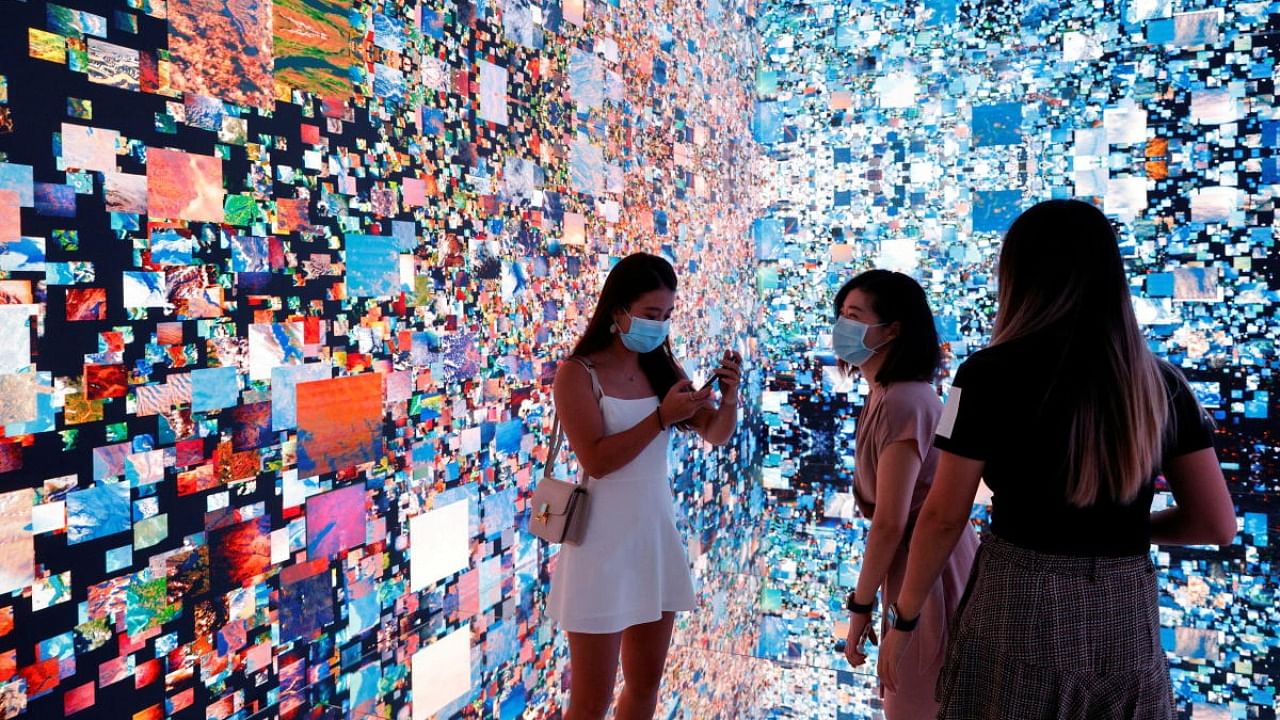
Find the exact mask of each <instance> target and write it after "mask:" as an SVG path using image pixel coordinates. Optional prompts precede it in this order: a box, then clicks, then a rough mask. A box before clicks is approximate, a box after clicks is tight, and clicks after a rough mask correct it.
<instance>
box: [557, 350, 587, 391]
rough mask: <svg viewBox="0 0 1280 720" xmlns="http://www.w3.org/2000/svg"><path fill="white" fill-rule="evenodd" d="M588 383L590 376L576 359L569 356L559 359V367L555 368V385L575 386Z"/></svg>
mask: <svg viewBox="0 0 1280 720" xmlns="http://www.w3.org/2000/svg"><path fill="white" fill-rule="evenodd" d="M588 362H589V361H588ZM590 383H591V376H590V375H589V374H588V373H587V368H586V366H584V365H583V364H582V363H581V362H579V360H578V359H575V357H573V356H571V357H566V358H565V359H563V360H561V361H560V367H559V368H557V369H556V380H555V384H556V387H577V386H581V385H589V384H590Z"/></svg>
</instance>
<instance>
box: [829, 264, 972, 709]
mask: <svg viewBox="0 0 1280 720" xmlns="http://www.w3.org/2000/svg"><path fill="white" fill-rule="evenodd" d="M835 310H836V322H835V325H834V326H833V328H832V332H831V339H832V345H833V347H834V349H835V353H836V356H837V357H839V359H840V365H841V368H842V369H843V370H845V371H846V372H849V371H850V370H851V368H854V367H856V368H857V369H858V370H859V371H860V372H861V373H862V375H863V377H864V378H865V379H866V381H867V384H868V385H870V387H871V395H870V397H869V398H868V399H867V403H866V405H865V406H864V407H863V409H862V413H861V415H860V416H859V417H858V426H857V440H856V448H855V473H854V497H855V498H856V499H857V502H858V507H859V509H860V510H861V511H862V514H863V515H865V516H866V517H867V518H868V519H870V520H871V529H870V531H869V532H868V533H867V546H866V549H865V551H864V553H863V558H862V571H861V572H860V573H859V575H858V582H857V585H856V586H855V588H854V590H853V592H851V593H849V595H848V597H847V598H846V600H845V605H846V609H848V610H849V612H850V619H849V634H848V639H847V640H846V643H845V656H846V657H847V658H848V659H849V662H850V663H852V664H853V666H854V667H857V666H859V665H861V664H862V663H863V662H865V661H866V654H865V652H866V642H867V641H868V640H870V641H871V642H872V643H873V644H874V643H875V642H876V633H875V631H874V630H873V629H872V613H873V612H874V611H875V607H876V595H877V593H878V592H879V591H880V589H881V587H883V588H884V596H885V597H884V601H885V606H886V607H888V606H889V605H890V604H891V603H893V602H894V601H895V600H896V599H897V596H898V591H899V589H900V588H901V587H902V579H903V576H904V575H905V574H906V570H907V546H908V544H909V542H910V540H911V530H912V528H913V527H914V525H915V521H916V517H917V515H918V514H919V512H920V508H921V506H923V505H924V499H925V496H926V495H927V494H928V492H929V486H930V485H932V484H933V472H934V470H935V468H936V467H937V462H938V455H937V452H936V451H935V450H934V449H933V436H934V430H935V429H936V428H937V425H938V419H939V417H940V416H941V414H942V402H941V401H940V400H939V399H938V393H937V391H936V390H935V389H934V386H933V379H934V376H935V375H936V374H937V372H938V367H939V365H940V364H941V357H942V353H941V350H940V348H939V345H938V333H937V330H936V329H935V328H934V324H933V313H932V312H931V311H930V310H929V303H928V300H927V299H926V298H925V294H924V290H923V289H921V287H920V285H919V284H918V283H916V281H915V280H912V279H911V278H910V277H907V276H906V275H903V274H902V273H896V272H889V271H887V270H871V271H868V272H865V273H862V274H861V275H858V276H857V277H855V278H853V279H852V280H850V281H849V282H848V283H846V284H845V285H844V287H842V288H840V292H838V293H836V298H835ZM977 547H978V538H977V535H976V534H975V533H974V532H973V530H972V528H970V529H969V530H968V531H967V532H966V533H964V534H963V536H962V537H961V540H960V541H959V542H958V543H956V547H955V550H953V551H952V552H951V557H950V560H949V562H948V563H947V566H946V569H945V570H944V571H943V572H942V574H941V575H940V576H939V578H938V580H937V582H935V583H934V585H933V588H932V590H931V591H930V593H929V597H928V599H927V600H926V601H925V604H924V609H923V615H924V616H927V617H928V618H929V620H928V622H924V623H920V625H921V630H920V631H919V632H916V633H914V634H913V635H912V640H911V643H910V645H909V646H908V647H907V648H906V650H905V652H904V654H903V656H902V661H901V664H900V665H899V673H900V674H899V679H898V685H897V691H896V692H892V691H886V690H885V689H884V688H882V696H883V697H884V709H885V715H886V716H887V717H888V718H889V720H908V719H915V718H931V717H934V716H935V715H936V714H937V711H938V706H937V702H936V701H935V700H934V686H935V684H936V682H937V677H938V671H939V670H940V669H941V667H942V662H943V659H944V654H945V650H946V647H947V633H946V629H947V626H948V621H949V620H950V618H951V616H952V615H953V614H954V612H955V610H956V607H957V606H958V605H959V604H960V598H961V595H962V594H963V593H964V587H965V582H966V580H967V579H968V577H969V568H970V565H971V564H972V563H973V556H974V552H975V551H976V550H977ZM891 622H892V619H890V618H885V619H883V620H882V621H881V634H883V633H884V631H885V629H886V628H887V627H888V625H889V623H891Z"/></svg>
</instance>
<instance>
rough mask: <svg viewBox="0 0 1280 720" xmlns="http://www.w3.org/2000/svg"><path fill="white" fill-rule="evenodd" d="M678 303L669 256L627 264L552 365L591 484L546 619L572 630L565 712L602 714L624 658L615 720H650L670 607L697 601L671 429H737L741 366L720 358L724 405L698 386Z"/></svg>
mask: <svg viewBox="0 0 1280 720" xmlns="http://www.w3.org/2000/svg"><path fill="white" fill-rule="evenodd" d="M675 301H676V274H675V271H674V270H673V269H672V267H671V264H670V263H668V262H667V261H666V260H664V259H662V258H661V257H658V256H656V255H649V254H646V253H636V254H634V255H629V256H627V257H625V258H623V259H622V260H621V261H619V262H618V264H617V265H615V266H614V268H613V270H611V271H610V272H609V276H608V278H606V279H605V283H604V288H603V289H602V290H601V292H600V298H599V300H598V301H597V304H596V309H595V313H594V315H593V316H592V318H591V321H590V322H589V323H588V324H587V328H586V330H585V331H584V332H583V335H582V338H581V339H580V340H579V341H578V344H577V346H576V347H575V348H574V350H573V354H572V355H571V356H570V358H569V359H568V360H567V361H566V362H564V363H561V365H560V369H559V371H558V372H557V373H556V379H555V387H554V396H555V405H556V412H557V414H558V415H559V417H560V424H561V427H563V428H564V432H565V436H566V438H567V439H568V441H569V446H570V447H571V448H572V449H573V451H574V454H575V455H576V456H577V458H578V462H579V464H581V466H582V469H583V472H584V473H585V474H586V475H587V476H588V477H589V478H591V479H590V484H589V485H588V488H589V491H590V493H591V503H590V506H589V512H590V516H589V520H588V523H587V529H586V533H585V535H584V537H583V540H582V542H581V543H580V544H578V545H567V544H566V545H563V546H561V548H560V552H559V555H558V556H557V559H556V563H555V570H554V573H553V576H552V579H551V593H550V595H549V597H548V599H547V610H548V612H549V614H550V615H551V617H552V618H554V619H555V620H556V621H557V622H558V623H559V625H560V627H561V629H563V630H564V631H565V632H566V633H568V636H569V675H570V689H569V693H570V699H569V708H568V710H567V712H566V713H565V720H586V719H588V718H592V719H594V718H603V717H604V716H605V714H606V713H607V712H608V711H609V706H610V705H611V703H612V700H613V689H614V683H615V681H616V676H617V671H618V665H619V658H621V665H622V675H623V688H622V693H621V696H620V698H619V701H618V710H617V715H616V717H617V718H619V720H631V719H633V718H652V717H653V713H654V709H655V708H656V707H657V702H658V688H659V686H660V684H661V682H662V671H663V666H664V665H665V664H666V658H667V648H668V646H669V645H670V642H671V630H672V626H673V624H674V620H675V613H676V612H678V611H684V610H692V609H693V608H694V595H693V582H692V579H691V577H690V575H689V561H688V557H687V555H686V552H685V547H684V543H683V541H682V540H681V538H680V534H679V532H678V531H677V530H676V522H675V505H674V503H675V501H674V497H673V496H672V493H671V483H670V479H669V478H668V476H667V443H668V440H669V439H670V435H671V432H670V431H671V428H673V427H677V428H680V429H684V430H690V431H693V432H696V433H698V434H699V435H700V436H702V438H703V439H705V440H706V441H707V442H710V443H712V444H716V445H720V444H724V443H725V442H728V440H729V438H730V437H731V436H732V435H733V431H734V428H735V426H736V424H737V414H738V381H739V365H740V362H741V361H740V358H739V356H738V355H737V353H734V352H733V351H725V353H724V355H723V356H722V358H721V364H720V366H719V367H718V368H717V369H716V370H715V376H716V379H718V381H719V384H720V392H721V400H720V402H719V404H718V405H717V404H716V403H715V401H714V399H713V397H712V390H711V387H710V385H709V384H708V386H706V387H704V388H701V389H695V388H694V386H693V383H691V382H690V381H689V380H688V378H686V377H685V375H684V373H683V371H681V369H680V365H679V363H677V362H676V360H675V358H674V357H673V356H672V354H671V345H670V343H669V341H668V340H667V329H668V326H669V324H670V318H671V313H672V311H673V310H674V309H675ZM659 398H661V402H659Z"/></svg>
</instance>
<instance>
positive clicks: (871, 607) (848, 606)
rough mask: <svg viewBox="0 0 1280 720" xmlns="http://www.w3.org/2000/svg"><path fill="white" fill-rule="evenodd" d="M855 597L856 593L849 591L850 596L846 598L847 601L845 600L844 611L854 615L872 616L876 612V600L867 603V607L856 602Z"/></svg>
mask: <svg viewBox="0 0 1280 720" xmlns="http://www.w3.org/2000/svg"><path fill="white" fill-rule="evenodd" d="M854 595H855V591H853V590H850V591H849V595H848V596H846V597H845V599H844V609H845V610H848V611H849V612H851V613H853V614H854V615H870V614H871V613H872V612H874V611H875V609H876V602H875V600H872V601H871V602H869V603H867V604H866V605H863V604H862V603H859V602H857V601H856V600H854V599H853V596H854Z"/></svg>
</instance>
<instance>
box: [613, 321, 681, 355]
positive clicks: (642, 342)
mask: <svg viewBox="0 0 1280 720" xmlns="http://www.w3.org/2000/svg"><path fill="white" fill-rule="evenodd" d="M670 330H671V321H670V320H661V321H659V320H649V319H648V318H638V317H636V316H635V315H632V316H631V329H630V330H628V331H627V332H622V329H621V328H619V329H618V337H620V338H622V344H623V345H625V346H626V347H627V349H628V350H630V351H631V352H638V353H647V352H652V351H654V350H657V349H658V346H659V345H661V344H662V341H663V340H666V339H667V333H668V332H669V331H670Z"/></svg>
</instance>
